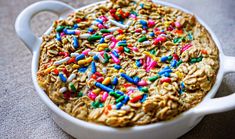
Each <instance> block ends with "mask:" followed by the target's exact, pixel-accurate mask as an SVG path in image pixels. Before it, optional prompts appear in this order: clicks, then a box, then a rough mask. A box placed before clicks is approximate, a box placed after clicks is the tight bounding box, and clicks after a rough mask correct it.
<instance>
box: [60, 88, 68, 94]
mask: <svg viewBox="0 0 235 139" xmlns="http://www.w3.org/2000/svg"><path fill="white" fill-rule="evenodd" d="M59 91H60V93H64V92H65V91H67V88H66V87H62V88H60V90H59Z"/></svg>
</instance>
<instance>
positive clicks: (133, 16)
mask: <svg viewBox="0 0 235 139" xmlns="http://www.w3.org/2000/svg"><path fill="white" fill-rule="evenodd" d="M129 17H130V18H133V19H135V20H136V19H137V18H136V16H135V15H134V14H131V15H130V16H129Z"/></svg>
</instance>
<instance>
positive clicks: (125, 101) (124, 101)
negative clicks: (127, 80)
mask: <svg viewBox="0 0 235 139" xmlns="http://www.w3.org/2000/svg"><path fill="white" fill-rule="evenodd" d="M128 100H129V96H127V95H125V97H124V99H123V100H122V103H123V104H126V103H127V102H128Z"/></svg>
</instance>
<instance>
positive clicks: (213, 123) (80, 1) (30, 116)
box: [0, 0, 235, 139]
mask: <svg viewBox="0 0 235 139" xmlns="http://www.w3.org/2000/svg"><path fill="white" fill-rule="evenodd" d="M37 1H39V0H0V32H1V34H0V138H2V139H5V138H18V139H23V138H24V139H25V138H34V139H44V138H50V139H68V138H72V137H70V136H69V135H68V134H66V133H64V132H63V131H62V130H61V129H60V128H59V127H58V126H57V125H56V124H55V123H54V122H53V120H52V119H51V118H50V113H49V111H48V109H47V107H46V106H45V105H44V104H43V103H42V101H41V100H40V99H39V97H38V96H37V94H36V93H37V92H36V91H35V89H34V87H33V83H32V80H31V59H32V55H31V53H30V52H29V50H28V49H26V47H25V46H24V44H23V43H22V42H21V41H20V40H19V39H18V38H17V36H16V33H15V30H14V22H15V19H16V17H17V15H18V14H19V13H20V12H21V11H22V10H23V9H24V8H26V7H27V6H29V5H30V4H32V3H34V2H37ZM62 1H63V2H65V3H67V4H70V5H72V6H73V7H76V8H78V7H81V6H84V5H87V4H90V3H93V2H95V0H62ZM162 1H168V2H171V3H175V4H177V5H180V6H182V7H184V8H186V9H188V10H190V11H192V12H194V13H195V14H196V15H198V16H199V17H201V18H202V19H203V20H204V21H205V22H206V23H207V24H208V25H209V26H210V28H211V29H212V30H213V31H214V32H215V34H216V35H217V37H218V38H219V39H220V41H221V42H222V47H223V51H224V53H225V54H226V55H230V56H235V39H234V38H235V14H234V13H235V8H234V7H235V1H234V0H226V1H225V0H162ZM55 19H57V17H56V16H55V15H53V14H51V13H48V12H43V13H40V14H38V15H36V16H35V17H34V18H33V20H32V28H33V31H34V32H35V34H37V35H38V36H41V35H42V34H43V32H44V31H46V30H47V29H48V28H49V26H50V25H51V23H52V21H53V20H55ZM234 84H235V74H228V75H226V76H225V78H224V80H223V82H222V85H221V87H220V89H219V91H218V93H217V97H221V96H225V95H228V94H231V93H233V92H235V86H234ZM234 102H235V100H234ZM234 137H235V110H233V111H230V112H225V113H220V114H213V115H209V116H206V117H205V118H204V119H203V120H202V121H201V123H200V124H198V125H197V126H196V127H195V128H193V129H192V130H191V131H190V132H188V133H187V134H185V135H184V136H182V137H181V138H182V139H194V138H197V139H198V138H200V139H204V138H214V139H219V138H234Z"/></svg>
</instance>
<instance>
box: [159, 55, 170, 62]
mask: <svg viewBox="0 0 235 139" xmlns="http://www.w3.org/2000/svg"><path fill="white" fill-rule="evenodd" d="M167 60H168V56H163V57H161V60H160V61H161V62H166V61H167Z"/></svg>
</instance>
